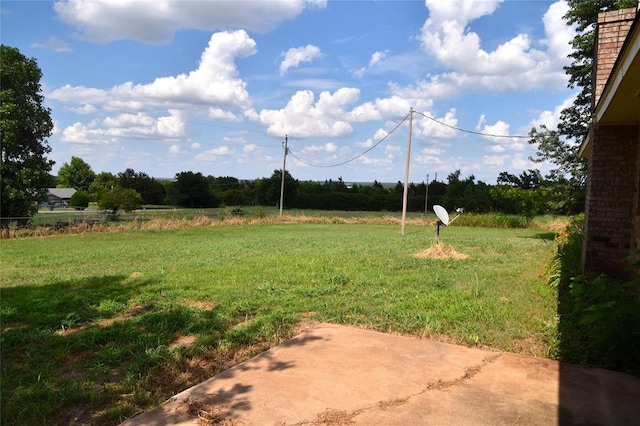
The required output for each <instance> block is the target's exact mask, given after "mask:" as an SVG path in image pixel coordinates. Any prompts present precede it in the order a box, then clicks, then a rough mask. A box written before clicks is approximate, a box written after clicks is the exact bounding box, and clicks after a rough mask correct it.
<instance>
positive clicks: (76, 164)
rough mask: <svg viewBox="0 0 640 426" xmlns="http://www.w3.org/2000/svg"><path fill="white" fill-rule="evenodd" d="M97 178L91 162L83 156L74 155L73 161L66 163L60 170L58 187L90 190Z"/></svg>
mask: <svg viewBox="0 0 640 426" xmlns="http://www.w3.org/2000/svg"><path fill="white" fill-rule="evenodd" d="M95 178H96V174H95V173H94V172H93V170H91V166H90V165H89V164H87V163H86V162H85V161H84V160H83V159H82V158H79V157H73V156H72V157H71V162H70V163H64V164H63V165H62V166H60V170H58V187H60V188H74V189H76V190H78V191H86V192H88V191H89V187H90V185H91V184H92V183H93V181H94V179H95Z"/></svg>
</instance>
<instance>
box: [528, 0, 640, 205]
mask: <svg viewBox="0 0 640 426" xmlns="http://www.w3.org/2000/svg"><path fill="white" fill-rule="evenodd" d="M568 4H569V10H568V11H567V13H566V15H565V16H564V20H565V21H566V22H567V24H568V25H576V27H577V34H576V36H575V37H574V38H573V40H572V42H571V46H572V48H573V51H572V52H571V53H570V54H569V57H570V58H571V59H572V61H573V62H572V63H571V65H569V66H566V67H565V68H564V69H565V72H566V74H567V75H568V77H569V87H570V88H572V89H575V88H578V89H579V92H578V94H577V96H576V99H575V101H574V103H573V105H570V106H569V107H567V108H565V109H564V110H563V111H562V112H561V114H560V123H559V124H558V130H557V131H554V130H550V129H547V128H546V127H545V126H544V125H543V126H540V128H539V129H535V128H534V129H532V130H531V132H530V134H529V136H530V140H529V143H531V144H533V145H536V146H537V152H536V157H535V159H534V160H535V161H538V162H543V161H550V162H551V163H553V164H554V165H555V166H556V169H554V170H552V171H551V175H550V178H551V179H553V180H554V181H556V182H557V183H558V184H559V185H562V186H563V187H564V189H563V191H562V192H563V193H564V194H565V196H566V197H567V199H568V200H569V202H568V206H567V207H568V208H569V210H567V211H568V212H571V213H576V212H578V211H580V210H581V209H582V208H583V206H584V203H581V201H584V191H585V182H586V172H587V166H586V160H585V159H583V158H580V157H579V155H578V150H579V147H580V144H581V143H582V141H583V140H584V138H585V137H586V136H587V133H588V131H589V126H590V125H591V107H592V103H593V52H594V45H595V28H596V25H595V24H596V22H597V19H598V13H600V12H606V11H609V10H615V9H621V8H627V7H635V6H637V0H569V1H568ZM574 200H575V203H574Z"/></svg>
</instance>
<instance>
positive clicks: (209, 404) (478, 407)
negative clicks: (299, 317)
mask: <svg viewBox="0 0 640 426" xmlns="http://www.w3.org/2000/svg"><path fill="white" fill-rule="evenodd" d="M638 401H640V379H637V378H635V377H632V376H629V375H625V374H620V373H615V372H611V371H606V370H598V369H588V368H584V367H579V366H574V365H567V364H562V363H558V362H555V361H551V360H546V359H538V358H531V357H526V356H520V355H515V354H510V353H502V352H492V351H485V350H480V349H476V348H469V347H465V346H458V345H450V344H446V343H439V342H434V341H430V340H424V339H417V338H412V337H404V336H396V335H390V334H384V333H378V332H374V331H370V330H362V329H358V328H353V327H345V326H338V325H333V324H319V325H317V326H316V327H312V328H310V329H308V330H306V331H304V332H303V333H301V334H300V335H298V336H296V337H294V338H292V339H290V340H288V341H286V342H284V343H283V344H281V345H280V346H277V347H275V348H272V349H270V350H269V351H267V352H265V353H263V354H260V355H258V356H256V357H254V358H252V359H250V360H248V361H246V362H243V363H241V364H239V365H237V366H235V367H233V368H231V369H229V370H227V371H225V372H223V373H221V374H219V375H217V376H215V377H213V378H211V379H209V380H207V381H205V382H203V383H200V384H199V385H197V386H194V387H192V388H190V389H187V390H185V391H183V392H181V393H179V394H177V395H176V396H174V397H173V398H171V399H170V400H168V401H167V402H165V403H164V404H162V405H161V406H159V407H156V408H154V409H152V410H149V411H147V412H145V413H142V414H140V415H138V416H135V417H133V418H131V419H129V420H128V421H126V422H124V423H123V425H128V426H133V425H178V424H180V425H199V424H203V423H204V424H207V423H209V424H231V425H317V424H324V425H339V424H362V425H369V424H377V425H381V424H387V425H394V424H395V425H407V424H439V425H440V424H456V425H460V424H474V425H478V424H486V425H501V424H509V425H515V424H526V425H549V424H578V423H582V424H584V423H590V424H616V425H624V424H633V423H634V422H637V419H638V418H640V404H638Z"/></svg>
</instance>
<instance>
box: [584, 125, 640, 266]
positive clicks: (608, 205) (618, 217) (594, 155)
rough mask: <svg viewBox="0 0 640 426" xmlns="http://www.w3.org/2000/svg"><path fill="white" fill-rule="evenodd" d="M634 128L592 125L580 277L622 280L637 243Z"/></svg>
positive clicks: (639, 152)
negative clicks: (603, 274) (582, 275)
mask: <svg viewBox="0 0 640 426" xmlns="http://www.w3.org/2000/svg"><path fill="white" fill-rule="evenodd" d="M639 129H640V127H638V126H635V125H631V126H596V127H595V128H594V129H593V131H594V134H593V136H594V138H593V143H592V147H591V153H590V155H589V173H588V176H587V202H586V214H585V227H584V239H585V244H584V246H583V256H582V261H583V267H584V271H585V272H586V273H592V274H600V273H603V272H604V273H606V274H607V275H610V276H612V277H616V278H628V277H629V276H630V275H632V274H634V273H637V271H636V272H632V271H630V270H628V265H627V264H625V262H624V261H623V260H624V259H625V258H626V257H627V256H629V255H630V254H631V253H633V252H634V250H636V249H638V248H639V244H640V195H639V194H640V130H639Z"/></svg>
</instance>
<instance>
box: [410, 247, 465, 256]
mask: <svg viewBox="0 0 640 426" xmlns="http://www.w3.org/2000/svg"><path fill="white" fill-rule="evenodd" d="M413 257H415V258H419V259H438V260H449V259H450V260H462V259H468V258H469V255H466V254H463V253H459V252H457V251H456V250H455V249H454V248H453V247H451V246H447V245H444V244H436V245H435V246H432V247H429V248H428V249H426V250H425V251H423V252H420V253H416V254H414V255H413Z"/></svg>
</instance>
